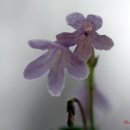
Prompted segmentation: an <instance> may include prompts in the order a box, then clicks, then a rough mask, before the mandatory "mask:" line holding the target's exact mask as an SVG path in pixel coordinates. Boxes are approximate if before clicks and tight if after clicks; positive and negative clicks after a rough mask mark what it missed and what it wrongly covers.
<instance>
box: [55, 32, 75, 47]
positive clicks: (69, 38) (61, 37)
mask: <svg viewBox="0 0 130 130" xmlns="http://www.w3.org/2000/svg"><path fill="white" fill-rule="evenodd" d="M77 36H78V34H77V32H73V33H68V32H63V33H60V34H58V35H56V38H57V41H58V42H59V43H60V44H62V45H64V46H73V45H75V44H76V43H77Z"/></svg>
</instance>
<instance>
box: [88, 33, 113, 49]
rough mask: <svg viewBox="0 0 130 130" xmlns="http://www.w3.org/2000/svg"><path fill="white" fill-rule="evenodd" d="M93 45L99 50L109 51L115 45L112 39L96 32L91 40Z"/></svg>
mask: <svg viewBox="0 0 130 130" xmlns="http://www.w3.org/2000/svg"><path fill="white" fill-rule="evenodd" d="M91 42H92V45H93V46H94V47H95V48H96V49H99V50H109V49H111V48H112V47H113V45H114V43H113V41H112V39H111V38H109V37H108V36H106V35H99V34H97V33H96V32H95V33H93V36H92V39H91Z"/></svg>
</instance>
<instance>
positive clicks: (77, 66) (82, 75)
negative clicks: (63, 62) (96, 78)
mask: <svg viewBox="0 0 130 130" xmlns="http://www.w3.org/2000/svg"><path fill="white" fill-rule="evenodd" d="M69 55H70V56H69V60H68V64H67V69H68V72H69V73H70V74H71V75H72V76H74V77H75V78H77V79H80V80H84V79H86V78H87V76H88V74H89V69H88V67H87V65H86V64H85V62H83V61H82V60H80V59H79V58H78V57H77V56H76V55H75V54H73V53H71V52H70V54H69Z"/></svg>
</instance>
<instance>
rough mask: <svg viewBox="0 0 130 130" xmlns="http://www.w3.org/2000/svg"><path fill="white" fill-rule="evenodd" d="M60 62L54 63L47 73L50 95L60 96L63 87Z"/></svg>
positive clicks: (63, 78)
mask: <svg viewBox="0 0 130 130" xmlns="http://www.w3.org/2000/svg"><path fill="white" fill-rule="evenodd" d="M61 62H62V61H61ZM61 62H60V63H57V64H56V65H54V66H53V68H52V69H51V70H50V72H49V75H48V91H49V93H50V94H51V96H60V94H61V92H62V91H63V89H64V82H65V76H64V65H63V64H62V63H61Z"/></svg>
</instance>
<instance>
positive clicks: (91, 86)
mask: <svg viewBox="0 0 130 130" xmlns="http://www.w3.org/2000/svg"><path fill="white" fill-rule="evenodd" d="M88 83H89V121H90V127H91V129H92V130H95V125H94V115H93V104H94V103H93V93H94V67H90V74H89V77H88Z"/></svg>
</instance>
